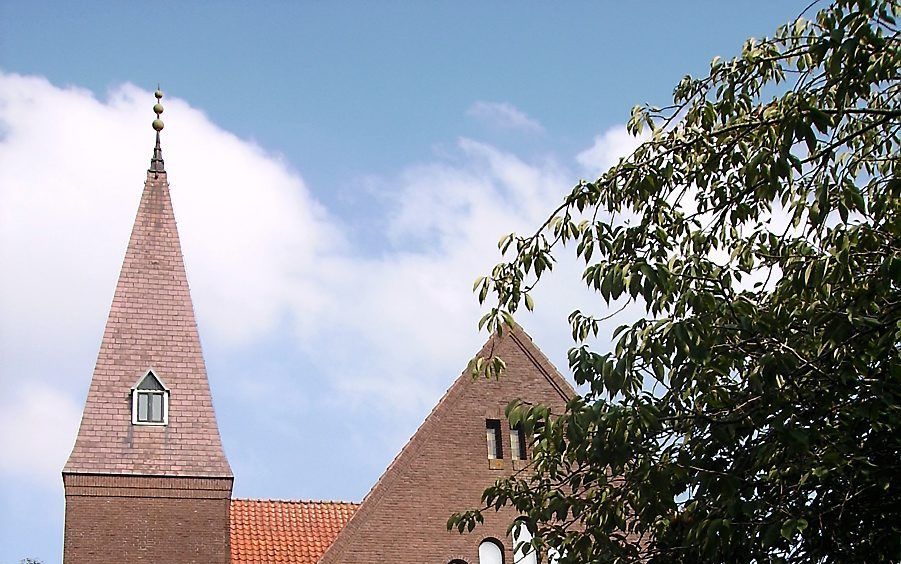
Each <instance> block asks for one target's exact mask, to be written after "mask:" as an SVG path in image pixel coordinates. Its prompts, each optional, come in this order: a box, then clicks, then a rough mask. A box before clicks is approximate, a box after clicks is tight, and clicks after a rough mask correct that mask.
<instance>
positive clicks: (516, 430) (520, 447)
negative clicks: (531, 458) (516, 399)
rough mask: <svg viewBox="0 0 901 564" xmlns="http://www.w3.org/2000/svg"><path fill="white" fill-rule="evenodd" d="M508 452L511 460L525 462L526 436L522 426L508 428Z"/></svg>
mask: <svg viewBox="0 0 901 564" xmlns="http://www.w3.org/2000/svg"><path fill="white" fill-rule="evenodd" d="M510 452H511V453H512V454H513V460H526V457H527V455H526V434H525V431H523V428H522V425H518V424H517V425H513V426H512V427H510Z"/></svg>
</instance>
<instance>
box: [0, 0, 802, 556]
mask: <svg viewBox="0 0 901 564" xmlns="http://www.w3.org/2000/svg"><path fill="white" fill-rule="evenodd" d="M805 4H806V2H805V3H801V2H761V1H731V2H700V1H698V2H642V3H634V4H629V3H625V2H616V3H614V2H593V3H589V2H570V3H565V4H563V3H554V4H551V3H525V4H515V5H514V4H512V3H501V2H497V3H484V4H477V3H465V2H464V3H461V2H419V3H412V2H386V3H375V2H368V3H364V2H353V3H326V2H315V3H300V2H297V3H288V2H271V3H239V2H223V3H216V4H213V3H201V2H197V3H192V4H190V5H184V4H183V3H175V2H155V3H152V4H151V3H143V4H138V3H95V2H78V3H74V2H65V3H63V2H60V3H46V2H8V1H5V0H2V1H0V162H2V163H3V166H2V167H0V260H2V262H3V264H4V265H5V266H4V269H3V272H2V273H0V359H2V360H0V389H3V390H4V394H3V396H2V399H0V452H3V453H4V455H3V460H0V478H2V480H0V564H8V563H9V564H12V563H15V562H18V560H19V559H21V558H24V557H26V556H32V557H37V558H40V559H42V560H43V561H44V562H45V563H47V564H50V563H57V562H60V560H61V544H62V509H63V500H62V488H61V483H60V479H59V474H58V472H59V469H60V468H61V466H62V461H64V460H65V457H66V456H67V454H68V450H69V449H70V448H71V444H72V440H73V439H74V434H75V430H76V428H77V424H78V415H79V409H80V404H81V402H82V401H83V400H84V395H85V393H86V391H87V386H88V382H89V380H90V375H91V369H92V367H93V361H94V359H95V357H96V353H97V349H98V347H99V343H100V336H101V334H102V330H103V324H104V322H105V318H106V314H107V311H106V308H107V307H108V305H109V301H110V299H111V298H112V291H113V288H114V285H115V279H116V275H117V272H118V267H119V265H120V264H121V260H122V256H123V253H124V248H125V244H126V242H127V237H128V232H129V230H130V227H131V222H132V220H133V217H134V210H135V209H136V206H137V201H138V197H139V195H140V190H141V186H142V182H143V175H144V170H146V167H147V161H148V159H149V157H150V152H151V148H152V130H151V129H150V127H149V124H150V121H151V119H152V118H153V115H152V113H151V112H150V107H151V106H152V104H153V99H152V97H151V96H150V92H151V91H152V90H153V89H154V88H155V87H156V84H157V82H160V83H161V85H162V87H163V90H164V91H166V99H165V100H164V105H165V106H166V113H165V114H164V116H163V117H164V119H165V121H166V123H167V126H166V130H165V131H164V134H163V147H164V154H165V157H166V164H167V169H168V170H169V171H170V181H171V182H172V187H173V188H172V190H173V199H174V205H175V208H176V210H175V211H176V216H177V218H178V221H179V228H180V230H181V234H182V240H183V246H184V247H185V257H186V262H187V268H188V277H189V280H190V281H191V286H192V294H193V297H194V302H195V308H196V310H197V316H198V321H199V324H200V331H201V337H202V339H203V344H204V350H205V356H206V361H207V365H208V372H209V374H210V379H211V385H212V388H213V392H214V394H215V397H214V401H215V406H216V409H217V414H218V417H219V420H220V427H221V430H222V435H223V441H224V444H225V448H226V452H227V455H228V456H229V459H230V461H231V463H232V466H233V468H234V470H235V474H236V476H237V479H236V484H235V492H236V495H238V496H241V497H270V498H306V499H309V498H313V499H346V500H359V499H361V498H362V496H364V495H365V493H366V492H367V491H368V489H369V487H370V486H371V485H372V484H373V483H374V482H375V480H376V479H377V478H378V476H379V475H380V473H381V471H382V470H383V469H384V468H385V466H386V465H387V464H388V462H389V461H390V460H391V458H392V457H393V456H394V455H395V454H396V452H397V451H398V449H399V448H400V447H401V446H402V445H403V443H404V442H405V441H406V440H407V438H409V436H410V435H411V434H412V433H413V432H414V430H415V429H416V427H417V425H418V424H419V422H420V421H421V420H422V418H423V417H424V416H425V414H426V413H427V412H428V411H429V409H431V407H432V405H433V404H434V402H435V401H437V399H438V398H439V397H440V396H441V394H442V393H443V391H444V390H445V388H446V387H447V386H448V385H449V384H450V383H451V382H452V381H453V379H454V378H455V377H456V376H457V375H459V373H460V371H461V370H462V369H463V368H464V366H465V364H466V362H467V360H468V359H469V358H470V356H471V355H472V354H473V353H474V352H475V351H476V350H477V348H478V346H479V345H480V344H481V342H482V341H483V340H484V338H485V335H480V334H478V332H477V330H476V321H477V319H478V316H479V308H478V306H477V304H476V303H475V300H474V298H473V297H472V295H471V294H470V292H469V288H470V286H471V282H472V280H473V279H475V277H476V276H477V275H479V274H482V273H484V272H485V271H487V270H488V269H490V267H491V265H492V264H494V263H495V262H497V260H498V259H499V257H498V256H497V254H496V250H495V249H494V246H495V242H496V241H497V239H499V238H500V236H501V235H503V234H505V233H506V232H509V231H511V230H518V229H526V228H528V227H529V226H532V225H535V224H536V223H537V222H538V221H539V220H541V219H543V216H544V214H545V213H546V212H547V211H549V210H550V209H551V208H552V206H553V204H554V203H555V202H556V201H557V200H558V199H559V198H560V196H561V195H562V194H563V193H564V192H565V191H566V190H567V189H568V188H569V187H570V186H571V185H572V184H574V183H575V182H576V181H577V180H578V179H579V178H580V177H589V176H591V175H593V174H596V173H597V171H598V170H600V169H601V168H602V167H603V166H604V165H605V164H608V163H609V162H610V161H611V159H613V158H615V157H616V156H617V155H621V154H623V153H624V152H627V151H628V150H629V148H630V147H632V146H633V143H634V141H632V140H630V139H629V138H628V137H627V136H626V135H625V134H624V133H623V131H622V124H623V123H625V121H626V120H627V119H628V115H629V110H630V108H631V107H632V106H633V105H635V104H637V103H642V102H651V103H666V101H667V100H668V96H669V95H670V93H671V91H672V87H673V86H674V85H675V84H676V82H677V81H678V80H679V79H680V78H681V77H682V76H683V75H684V74H686V73H701V72H703V71H704V69H706V67H707V64H708V63H709V61H710V59H711V58H712V57H714V56H715V55H721V56H731V55H734V54H735V53H737V52H738V50H739V48H740V45H741V42H742V41H743V40H744V39H745V38H746V37H748V36H752V35H753V36H758V37H759V36H761V35H766V34H769V33H771V32H772V31H773V30H774V29H775V28H776V26H777V25H779V24H780V23H783V22H785V21H788V20H790V19H792V18H794V17H795V16H796V15H797V14H798V13H799V11H800V10H801V9H802V8H803V6H804V5H805ZM560 270H561V272H560V276H559V277H558V278H559V279H557V280H553V281H551V282H550V283H549V284H547V286H546V287H545V288H544V289H543V291H542V293H540V294H539V295H538V296H537V298H538V300H537V306H538V311H537V313H536V314H535V315H533V316H530V317H526V318H523V319H522V323H523V324H524V326H525V327H526V329H527V330H528V331H529V332H530V333H531V334H532V336H533V337H534V338H535V340H536V341H537V342H538V344H539V345H540V346H541V347H542V348H543V350H545V352H546V353H547V354H548V355H549V356H550V357H551V358H552V360H553V361H554V362H555V363H556V364H557V366H558V367H559V368H561V370H563V369H565V352H566V349H567V347H568V346H569V345H570V343H569V341H568V338H567V333H568V332H567V330H566V324H565V320H566V315H567V313H568V312H569V311H570V310H571V309H573V308H574V307H578V306H579V305H580V300H588V301H592V300H593V303H594V304H595V305H597V299H596V298H592V297H591V296H589V295H587V294H586V293H584V292H581V291H579V290H578V288H577V287H575V286H573V284H572V281H571V280H569V281H567V280H566V278H567V274H570V275H572V276H578V269H577V267H576V266H575V265H572V264H568V263H566V262H565V261H564V263H562V264H561V266H560ZM601 346H603V343H601ZM563 371H564V372H566V371H565V370H563Z"/></svg>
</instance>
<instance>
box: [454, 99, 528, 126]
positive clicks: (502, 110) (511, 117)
mask: <svg viewBox="0 0 901 564" xmlns="http://www.w3.org/2000/svg"><path fill="white" fill-rule="evenodd" d="M466 115H468V116H470V117H473V118H475V119H477V120H479V121H481V122H483V123H486V124H488V125H490V126H492V127H498V128H500V129H512V130H517V131H522V132H524V133H541V132H542V131H544V127H542V125H541V123H539V122H538V120H536V119H534V118H531V117H529V116H528V115H526V114H525V113H524V112H523V111H522V110H520V109H519V108H517V107H516V106H514V105H513V104H510V103H509V102H482V101H478V102H475V103H473V105H471V106H470V107H469V109H468V110H466Z"/></svg>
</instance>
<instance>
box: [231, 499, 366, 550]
mask: <svg viewBox="0 0 901 564" xmlns="http://www.w3.org/2000/svg"><path fill="white" fill-rule="evenodd" d="M357 507H359V504H357V503H348V502H344V501H278V500H264V499H233V500H232V501H231V513H230V519H229V520H230V523H229V531H230V535H231V563H232V564H264V563H265V564H269V563H274V562H286V563H287V562H290V563H291V564H316V562H317V561H318V560H319V558H320V557H321V556H322V554H323V553H324V552H325V550H326V549H327V548H328V547H329V546H330V545H331V544H332V542H333V541H334V540H335V537H337V536H338V533H339V532H340V531H341V529H343V528H344V525H345V524H346V523H347V521H348V519H350V517H351V515H353V514H354V512H355V511H356V510H357Z"/></svg>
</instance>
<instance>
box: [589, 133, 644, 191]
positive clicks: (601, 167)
mask: <svg viewBox="0 0 901 564" xmlns="http://www.w3.org/2000/svg"><path fill="white" fill-rule="evenodd" d="M642 141H644V139H642V138H640V137H633V136H632V135H631V134H630V133H629V132H628V131H627V130H626V127H625V126H624V125H618V126H615V127H611V128H610V129H608V130H606V131H604V132H603V133H601V134H600V135H598V136H596V137H595V138H594V143H593V144H592V145H591V147H589V148H587V149H585V150H584V151H582V152H581V153H579V154H578V155H576V161H577V162H578V163H579V165H581V166H582V171H583V173H584V174H586V175H588V177H589V178H591V179H595V178H597V177H598V176H600V175H601V174H603V173H604V172H606V171H607V170H608V169H609V168H610V167H612V166H613V165H615V164H616V163H617V161H619V159H621V158H622V157H626V156H628V155H630V154H632V152H633V151H634V150H635V149H636V148H637V147H638V146H639V145H641V143H642Z"/></svg>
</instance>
